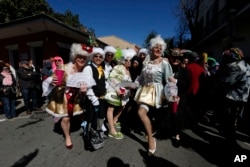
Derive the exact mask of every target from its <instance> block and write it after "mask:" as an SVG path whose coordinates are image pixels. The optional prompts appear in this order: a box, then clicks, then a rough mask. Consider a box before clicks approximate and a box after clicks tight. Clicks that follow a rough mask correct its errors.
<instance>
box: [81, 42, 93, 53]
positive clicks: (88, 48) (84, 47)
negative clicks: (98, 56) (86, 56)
mask: <svg viewBox="0 0 250 167" xmlns="http://www.w3.org/2000/svg"><path fill="white" fill-rule="evenodd" d="M82 50H86V51H87V52H88V53H91V52H92V51H93V48H92V47H90V46H87V45H85V44H82Z"/></svg>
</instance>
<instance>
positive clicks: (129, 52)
mask: <svg viewBox="0 0 250 167" xmlns="http://www.w3.org/2000/svg"><path fill="white" fill-rule="evenodd" d="M134 56H136V51H135V50H134V49H132V48H128V49H122V56H121V59H120V60H119V63H120V64H124V63H125V60H131V59H132V58H133V57H134Z"/></svg>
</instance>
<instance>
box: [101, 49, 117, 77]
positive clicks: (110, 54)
mask: <svg viewBox="0 0 250 167" xmlns="http://www.w3.org/2000/svg"><path fill="white" fill-rule="evenodd" d="M115 53H116V49H115V48H114V47H113V46H105V48H104V61H103V63H102V65H103V68H104V73H105V79H106V80H107V79H108V76H109V74H110V72H111V70H112V69H113V66H112V64H111V62H112V61H114V56H115Z"/></svg>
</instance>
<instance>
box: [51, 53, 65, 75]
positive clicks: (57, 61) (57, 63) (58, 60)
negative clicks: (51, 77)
mask: <svg viewBox="0 0 250 167" xmlns="http://www.w3.org/2000/svg"><path fill="white" fill-rule="evenodd" d="M51 66H52V71H53V72H55V70H64V61H63V59H62V57H60V56H55V57H54V58H53V59H52V65H51Z"/></svg>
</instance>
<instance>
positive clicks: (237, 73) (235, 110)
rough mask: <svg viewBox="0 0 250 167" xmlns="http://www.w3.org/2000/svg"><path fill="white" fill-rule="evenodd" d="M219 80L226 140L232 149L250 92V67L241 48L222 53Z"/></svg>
mask: <svg viewBox="0 0 250 167" xmlns="http://www.w3.org/2000/svg"><path fill="white" fill-rule="evenodd" d="M218 73H219V79H220V85H221V87H220V88H221V91H222V95H223V101H222V100H221V102H222V103H223V104H221V106H223V113H224V115H223V119H224V120H223V122H222V126H223V128H224V133H225V138H226V141H227V143H228V144H229V146H230V147H233V146H235V145H236V144H237V142H236V133H235V129H236V128H237V123H238V119H239V118H240V116H241V115H243V111H244V107H245V106H246V104H247V101H248V98H249V91H250V66H249V64H247V62H246V61H245V60H244V54H243V52H242V50H241V49H239V48H230V49H228V50H225V51H224V52H223V53H222V61H221V63H220V68H219V71H218Z"/></svg>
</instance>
